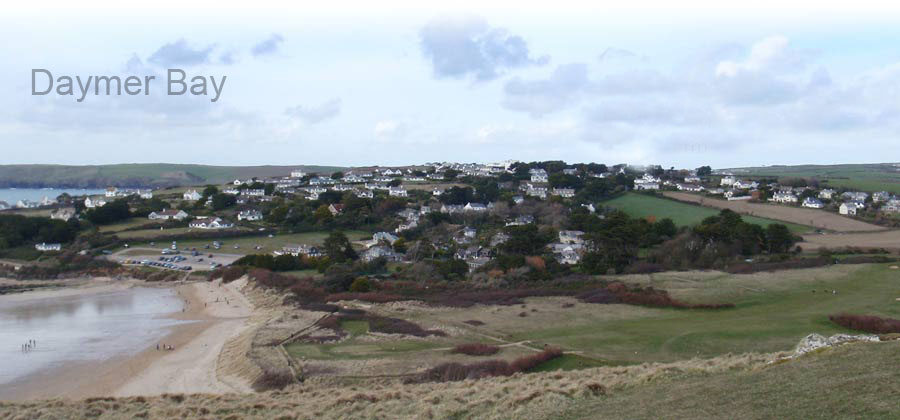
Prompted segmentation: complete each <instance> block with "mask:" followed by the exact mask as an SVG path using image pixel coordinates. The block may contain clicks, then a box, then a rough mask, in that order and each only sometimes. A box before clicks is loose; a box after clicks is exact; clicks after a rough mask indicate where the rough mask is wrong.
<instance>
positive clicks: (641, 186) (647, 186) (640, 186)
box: [634, 182, 659, 190]
mask: <svg viewBox="0 0 900 420" xmlns="http://www.w3.org/2000/svg"><path fill="white" fill-rule="evenodd" d="M634 188H635V189H637V190H658V189H659V183H656V182H642V183H637V182H635V184H634Z"/></svg>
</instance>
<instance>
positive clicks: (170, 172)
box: [0, 163, 342, 188]
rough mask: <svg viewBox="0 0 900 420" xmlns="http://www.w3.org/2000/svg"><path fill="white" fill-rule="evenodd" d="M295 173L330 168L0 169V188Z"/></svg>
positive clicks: (195, 181) (156, 183)
mask: <svg viewBox="0 0 900 420" xmlns="http://www.w3.org/2000/svg"><path fill="white" fill-rule="evenodd" d="M294 169H303V170H305V171H307V172H322V173H330V172H333V171H337V170H341V169H342V168H337V167H330V166H303V165H301V166H208V165H182V164H170V163H134V164H121V165H85V166H72V165H0V188H9V187H16V188H46V187H56V188H105V187H108V186H119V187H166V186H175V185H202V184H222V183H226V182H229V181H233V180H235V179H237V178H240V179H248V178H252V177H259V178H263V177H271V176H286V175H287V174H289V173H290V172H291V171H292V170H294Z"/></svg>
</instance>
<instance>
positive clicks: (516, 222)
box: [506, 214, 534, 226]
mask: <svg viewBox="0 0 900 420" xmlns="http://www.w3.org/2000/svg"><path fill="white" fill-rule="evenodd" d="M532 223H534V216H532V215H529V214H526V215H524V216H519V217H516V218H515V219H512V220H510V221H508V222H506V226H524V225H528V224H532Z"/></svg>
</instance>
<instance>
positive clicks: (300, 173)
mask: <svg viewBox="0 0 900 420" xmlns="http://www.w3.org/2000/svg"><path fill="white" fill-rule="evenodd" d="M305 176H306V172H303V171H301V170H300V169H294V170H293V171H291V178H303V177H305Z"/></svg>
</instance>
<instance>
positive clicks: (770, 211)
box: [663, 191, 885, 246]
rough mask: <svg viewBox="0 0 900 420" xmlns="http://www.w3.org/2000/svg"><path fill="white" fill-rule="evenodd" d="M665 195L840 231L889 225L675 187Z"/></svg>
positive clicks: (880, 229) (875, 229) (742, 212)
mask: <svg viewBox="0 0 900 420" xmlns="http://www.w3.org/2000/svg"><path fill="white" fill-rule="evenodd" d="M663 195H665V196H666V197H668V198H672V199H675V200H679V201H685V202H690V203H697V204H701V205H704V206H708V207H715V208H720V209H730V210H733V211H735V212H738V213H740V214H747V215H751V216H758V217H765V218H769V219H775V220H781V221H785V222H790V223H796V224H798V225H806V226H813V227H816V228H819V229H826V230H832V231H836V232H877V231H883V230H885V228H883V227H881V226H876V225H873V224H870V223H866V222H862V221H859V220H855V219H851V218H849V217H844V216H841V215H839V214H836V213H830V212H826V211H823V210H815V209H807V208H801V207H789V206H784V205H776V204H762V203H750V202H747V201H726V200H720V199H717V198H707V197H703V196H700V195H697V194H691V193H684V192H674V191H666V192H664V193H663ZM829 246H830V245H829Z"/></svg>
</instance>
